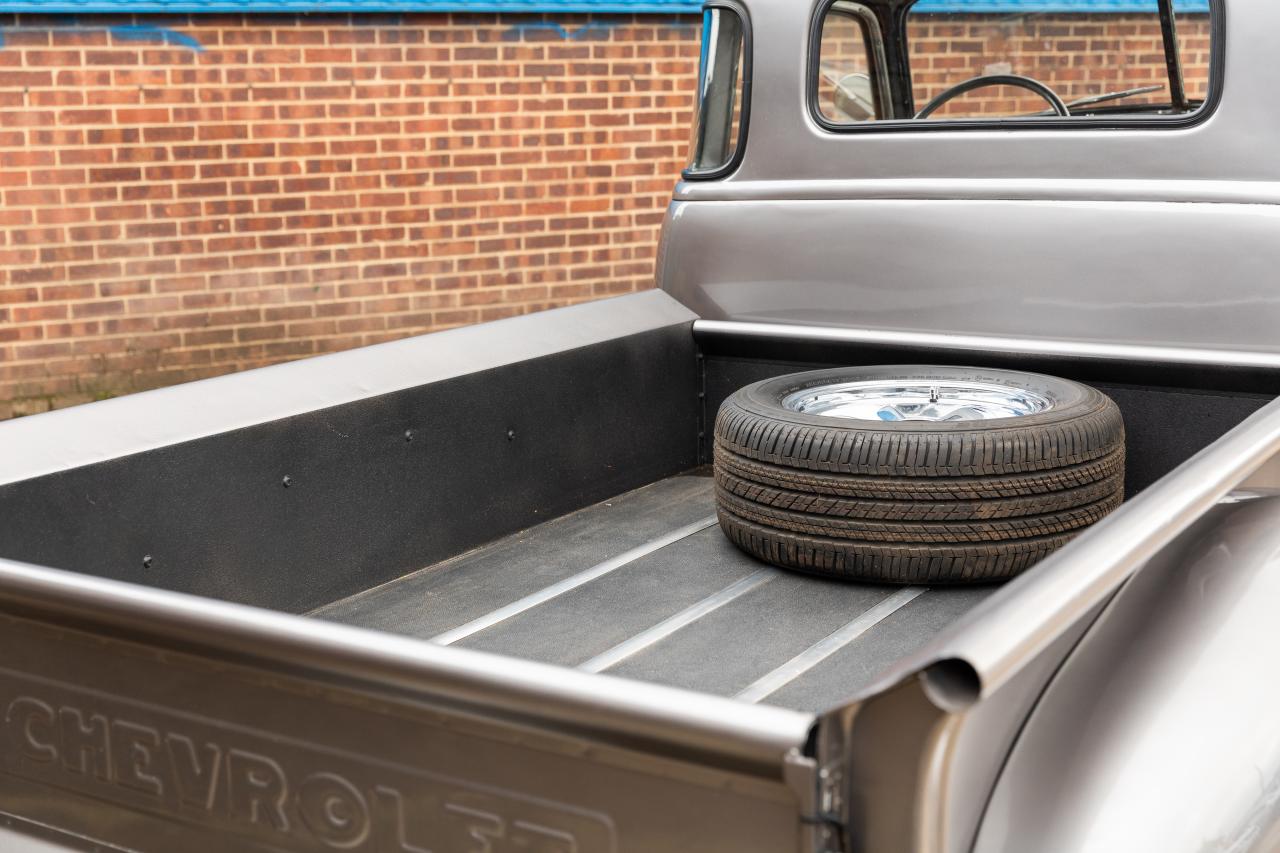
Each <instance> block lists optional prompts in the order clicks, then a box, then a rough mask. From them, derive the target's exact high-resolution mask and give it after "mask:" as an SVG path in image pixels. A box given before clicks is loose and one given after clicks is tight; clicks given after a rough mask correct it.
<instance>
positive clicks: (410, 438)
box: [404, 429, 413, 441]
mask: <svg viewBox="0 0 1280 853" xmlns="http://www.w3.org/2000/svg"><path fill="white" fill-rule="evenodd" d="M404 440H405V441H413V430H411V429H407V430H405V431H404Z"/></svg>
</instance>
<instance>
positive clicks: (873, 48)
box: [813, 0, 893, 127]
mask: <svg viewBox="0 0 1280 853" xmlns="http://www.w3.org/2000/svg"><path fill="white" fill-rule="evenodd" d="M837 6H840V7H841V8H839V9H836V7H837ZM833 10H834V11H835V12H836V13H837V14H841V15H848V16H849V17H851V18H853V19H854V20H855V21H856V22H857V24H858V26H859V27H860V28H861V29H862V43H863V45H864V46H865V47H866V50H867V67H868V71H869V72H870V74H871V91H872V92H874V93H875V99H876V113H877V114H880V115H883V114H884V113H885V112H886V111H887V110H888V108H889V106H890V104H891V101H892V98H893V96H892V93H891V92H890V90H889V76H888V74H886V73H885V71H886V69H887V68H888V67H889V60H888V58H887V57H886V55H885V49H884V35H883V34H882V33H881V31H880V21H879V20H877V19H876V13H875V12H873V11H871V9H870V8H869V7H867V6H864V5H863V4H861V3H859V2H857V0H831V2H829V3H827V6H826V11H825V12H824V13H823V16H822V20H821V25H820V26H819V32H818V61H817V68H816V70H817V73H818V74H819V75H821V73H822V69H821V65H822V56H821V53H822V29H823V28H824V27H825V25H826V22H827V15H830V14H831V12H832V11H833ZM817 82H818V81H817V78H816V77H815V78H814V80H813V84H814V86H815V88H814V91H813V102H814V105H815V106H817V107H818V114H819V115H822V109H821V105H820V104H818V91H817V88H816V86H817ZM822 117H823V118H824V119H826V120H827V121H829V122H831V120H830V119H827V117H826V116H825V115H823V116H822ZM875 121H889V119H881V118H877V119H875ZM831 124H834V125H837V126H841V127H843V126H844V125H843V124H840V123H839V122H831ZM847 124H854V122H848V123H847Z"/></svg>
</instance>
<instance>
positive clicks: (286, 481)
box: [280, 474, 293, 489]
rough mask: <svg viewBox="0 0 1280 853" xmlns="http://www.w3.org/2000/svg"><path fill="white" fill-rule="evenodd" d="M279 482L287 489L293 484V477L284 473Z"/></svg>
mask: <svg viewBox="0 0 1280 853" xmlns="http://www.w3.org/2000/svg"><path fill="white" fill-rule="evenodd" d="M280 482H281V483H283V484H284V487H285V488H286V489H287V488H289V487H290V486H292V485H293V478H292V477H290V476H289V475H288V474H285V475H284V479H283V480H281V481H280Z"/></svg>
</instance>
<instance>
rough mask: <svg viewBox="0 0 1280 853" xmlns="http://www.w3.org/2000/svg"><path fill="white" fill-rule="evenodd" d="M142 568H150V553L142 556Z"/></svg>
mask: <svg viewBox="0 0 1280 853" xmlns="http://www.w3.org/2000/svg"><path fill="white" fill-rule="evenodd" d="M142 568H144V569H149V568H151V555H150V554H147V555H146V556H145V557H143V558H142Z"/></svg>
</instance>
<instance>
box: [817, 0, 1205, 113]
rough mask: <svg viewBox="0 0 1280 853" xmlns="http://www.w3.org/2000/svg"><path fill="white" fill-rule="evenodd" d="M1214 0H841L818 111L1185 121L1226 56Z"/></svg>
mask: <svg viewBox="0 0 1280 853" xmlns="http://www.w3.org/2000/svg"><path fill="white" fill-rule="evenodd" d="M1218 5H1219V4H1218V2H1217V0H1213V3H1212V5H1211V0H918V2H915V3H911V4H904V3H902V2H901V1H900V0H858V2H854V1H853V0H834V2H830V3H828V4H826V5H825V6H823V7H822V8H821V11H820V13H819V16H818V18H817V19H816V20H815V27H814V37H813V40H812V44H811V48H810V50H811V57H810V60H811V62H810V69H811V70H810V98H811V106H812V114H813V116H814V118H815V120H817V121H818V123H819V124H821V125H823V126H825V127H826V128H827V129H831V130H841V129H859V128H865V127H868V126H872V125H877V124H881V125H883V124H885V123H893V124H894V125H895V126H902V125H904V124H905V125H908V126H911V125H927V126H937V125H945V126H948V127H955V126H958V125H960V124H964V125H970V126H990V125H991V124H992V123H1000V124H1002V125H1018V124H1026V125H1028V126H1033V127H1038V126H1043V124H1044V123H1045V122H1053V123H1057V124H1063V125H1069V124H1076V125H1087V124H1094V125H1096V124H1099V123H1110V124H1113V125H1124V124H1134V123H1140V124H1146V123H1150V124H1153V125H1156V124H1159V123H1161V122H1164V123H1182V124H1185V123H1187V121H1188V120H1191V119H1194V118H1195V117H1196V116H1197V115H1198V114H1200V113H1202V112H1204V111H1205V109H1206V105H1208V104H1209V103H1210V101H1211V99H1212V96H1213V94H1214V89H1215V85H1216V82H1217V81H1216V79H1215V76H1216V74H1217V72H1216V68H1217V67H1218V64H1219V62H1220V57H1219V56H1218V55H1217V53H1218V45H1217V43H1218V42H1219V41H1220V33H1219V32H1218V28H1219V27H1220V19H1221V9H1220V8H1217V7H1218Z"/></svg>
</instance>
